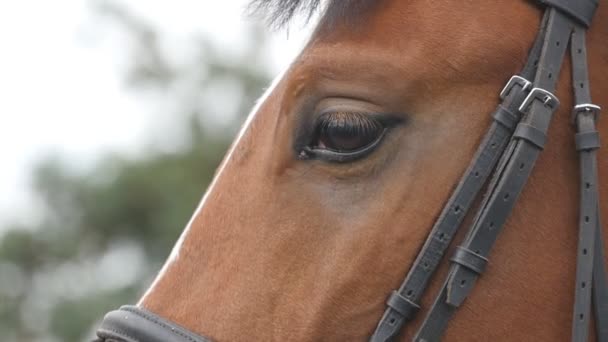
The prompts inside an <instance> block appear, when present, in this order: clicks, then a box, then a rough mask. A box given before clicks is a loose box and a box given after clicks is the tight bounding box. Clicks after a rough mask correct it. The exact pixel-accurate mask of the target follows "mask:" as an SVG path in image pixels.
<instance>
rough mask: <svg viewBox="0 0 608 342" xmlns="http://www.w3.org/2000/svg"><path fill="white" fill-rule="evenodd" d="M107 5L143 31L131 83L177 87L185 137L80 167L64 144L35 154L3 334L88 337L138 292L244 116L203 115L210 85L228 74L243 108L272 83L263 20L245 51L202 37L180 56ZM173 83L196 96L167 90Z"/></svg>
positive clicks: (1, 309) (10, 267)
mask: <svg viewBox="0 0 608 342" xmlns="http://www.w3.org/2000/svg"><path fill="white" fill-rule="evenodd" d="M101 10H102V12H103V13H105V14H106V15H108V16H109V17H111V18H112V19H114V20H115V21H116V22H118V23H120V24H121V25H122V27H123V28H124V29H125V30H126V32H127V33H128V34H129V35H131V36H132V38H133V40H134V41H135V42H137V44H135V47H134V51H132V53H133V60H134V61H135V62H134V64H133V65H132V67H131V69H130V70H129V72H128V75H126V80H127V82H128V84H129V85H131V86H132V87H133V89H134V90H140V89H143V88H145V89H146V90H149V89H153V90H157V91H158V93H163V94H166V93H168V94H169V95H166V96H168V97H171V96H173V98H169V99H168V100H169V101H173V102H174V103H175V106H173V107H174V108H177V109H176V113H175V120H176V121H178V122H182V124H183V125H184V126H185V127H187V129H185V130H184V131H185V132H186V133H185V135H186V136H185V137H180V138H182V139H183V140H184V141H187V142H188V143H187V144H183V145H184V146H182V147H181V148H179V149H177V150H174V151H172V152H161V151H158V150H155V149H152V148H150V149H148V150H147V151H145V153H143V154H142V155H140V156H136V157H127V156H125V155H122V154H120V153H115V154H112V155H106V156H103V157H102V158H100V159H99V161H98V162H97V163H96V164H95V165H94V166H93V167H92V168H87V171H76V170H74V168H73V167H72V166H70V165H71V164H70V163H67V162H66V161H65V160H64V158H65V157H64V156H49V157H47V158H46V159H44V160H42V161H41V162H40V163H39V165H38V167H36V169H35V171H34V174H33V179H34V190H35V191H36V193H37V194H38V196H39V200H40V202H41V203H42V204H43V213H42V216H41V220H40V221H39V222H38V223H36V224H31V225H29V226H18V225H14V226H13V227H10V228H9V229H8V232H7V233H6V234H4V235H3V236H2V237H1V238H0V336H1V338H2V340H3V341H6V342H11V341H19V342H21V341H32V340H43V341H55V340H57V341H78V340H88V339H89V338H90V337H91V335H90V334H91V332H92V329H93V326H94V325H95V324H96V322H98V320H99V319H101V318H102V317H103V314H104V313H105V312H107V311H109V310H111V309H115V308H117V307H118V306H119V305H120V304H125V303H133V302H134V301H136V300H137V298H138V297H139V296H140V295H141V292H142V291H143V289H144V288H145V287H146V286H147V285H148V284H149V282H150V280H151V279H152V277H153V276H154V274H155V273H156V272H157V271H158V269H159V268H160V265H161V264H162V262H163V261H164V260H165V258H166V257H167V255H168V253H169V252H170V250H171V247H172V245H173V243H174V242H175V240H176V239H177V237H178V235H179V233H180V232H181V231H182V229H183V228H184V226H185V225H186V223H187V221H188V220H189V219H190V216H191V214H192V213H193V212H194V210H195V208H196V205H197V204H198V201H199V200H200V198H201V196H202V195H203V193H204V190H205V188H206V186H207V185H208V184H209V182H210V180H211V178H212V176H213V174H214V171H215V168H216V166H217V165H218V164H219V162H220V161H221V158H222V157H223V155H224V153H225V150H226V149H227V147H228V144H229V142H230V141H231V139H232V137H231V135H232V133H233V132H234V131H235V129H236V126H237V124H238V122H240V118H241V117H242V116H237V117H236V118H235V120H232V122H231V123H230V124H229V125H228V127H226V126H222V127H213V126H209V124H205V122H207V121H208V120H207V118H209V117H210V116H209V115H210V114H209V109H208V108H207V106H209V105H213V106H212V108H213V110H214V111H216V109H217V103H209V101H207V99H208V98H209V97H210V96H209V91H210V89H212V87H213V85H214V84H215V83H217V82H222V81H225V80H226V79H229V80H231V82H232V83H233V84H236V85H237V88H238V89H237V90H236V91H235V93H234V94H229V96H230V97H231V100H230V102H231V103H232V104H234V103H236V104H237V106H236V107H235V106H232V108H233V110H236V111H237V112H239V113H241V114H245V113H246V112H247V111H248V109H249V107H251V106H252V105H253V103H254V99H255V98H256V97H257V96H259V95H260V93H261V92H262V90H263V87H264V86H265V85H266V84H267V83H268V75H267V72H266V71H264V70H257V68H256V67H255V66H253V65H252V61H259V60H260V59H261V57H260V55H259V53H260V52H259V51H261V50H264V49H263V48H260V46H261V45H263V44H264V40H263V37H262V36H260V34H259V32H260V31H259V30H251V31H250V32H251V33H252V34H251V36H250V37H249V39H252V40H256V41H259V43H256V44H250V45H251V49H252V50H251V51H244V53H243V55H242V56H240V57H238V58H237V57H235V58H232V60H230V59H226V58H223V57H222V54H221V53H220V52H219V51H218V48H217V47H216V46H214V45H213V44H212V43H210V42H209V41H207V40H206V39H203V38H201V39H198V40H197V42H198V43H199V48H198V50H197V51H195V54H196V58H194V59H193V60H195V61H196V62H195V63H190V64H188V65H187V66H180V67H177V66H175V65H173V63H172V62H171V56H169V55H167V52H165V51H163V50H162V49H161V48H160V44H159V41H160V38H159V37H158V34H157V33H156V32H155V31H154V29H153V28H152V27H150V26H149V25H147V24H146V23H143V22H141V21H140V20H137V19H136V18H134V17H133V16H131V15H129V14H128V13H126V12H124V11H122V10H120V9H118V8H115V7H109V6H106V7H102V8H101ZM195 50H196V49H195ZM142 56H145V57H142ZM175 83H180V84H186V85H187V87H188V89H187V90H186V92H187V94H195V96H182V95H183V90H182V93H171V92H170V91H168V90H167V89H171V88H172V85H173V84H175ZM201 103H202V105H201ZM214 114H216V115H218V114H219V115H222V113H214ZM223 115H230V113H225V114H223ZM180 146H181V145H180ZM120 274H123V276H119V275H120ZM124 274H127V276H124Z"/></svg>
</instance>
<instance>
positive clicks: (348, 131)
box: [299, 112, 399, 163]
mask: <svg viewBox="0 0 608 342" xmlns="http://www.w3.org/2000/svg"><path fill="white" fill-rule="evenodd" d="M398 121H399V120H396V119H395V118H393V117H391V116H387V115H384V116H383V115H376V116H372V115H369V114H361V113H348V112H334V113H327V114H323V115H322V116H320V117H319V118H318V119H317V121H316V124H315V125H314V130H313V132H314V133H313V135H312V139H311V140H310V143H309V144H308V146H306V147H305V148H304V149H303V150H302V151H301V152H300V155H299V157H300V159H309V158H315V159H322V160H325V161H329V162H339V163H345V162H350V161H354V160H356V159H360V158H363V157H364V156H366V155H367V154H369V153H371V152H372V151H373V150H374V149H375V148H376V147H377V146H378V145H379V144H380V141H381V140H382V138H383V137H384V135H385V133H386V131H387V129H388V128H390V126H392V125H394V124H396V123H397V122H398Z"/></svg>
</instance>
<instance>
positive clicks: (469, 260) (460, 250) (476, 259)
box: [450, 246, 488, 274]
mask: <svg viewBox="0 0 608 342" xmlns="http://www.w3.org/2000/svg"><path fill="white" fill-rule="evenodd" d="M450 260H451V261H452V262H455V263H457V264H459V265H462V266H464V267H466V268H468V269H469V270H471V271H473V272H475V273H477V274H482V273H483V271H485V269H486V265H487V264H488V259H486V258H485V257H484V256H482V255H480V254H478V253H475V252H473V251H472V250H470V249H468V248H465V247H462V246H458V247H456V251H455V252H454V255H453V256H452V258H450Z"/></svg>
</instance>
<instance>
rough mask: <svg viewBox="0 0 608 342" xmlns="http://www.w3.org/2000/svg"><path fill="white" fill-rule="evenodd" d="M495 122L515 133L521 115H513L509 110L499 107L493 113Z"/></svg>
mask: <svg viewBox="0 0 608 342" xmlns="http://www.w3.org/2000/svg"><path fill="white" fill-rule="evenodd" d="M492 117H493V118H494V120H495V121H496V122H498V123H500V124H501V125H503V126H505V127H506V128H507V129H508V130H509V131H510V132H513V130H514V129H515V127H516V126H517V123H518V122H519V115H516V114H513V112H511V111H510V110H509V109H508V108H506V107H505V106H503V105H499V106H498V109H497V110H496V111H495V112H493V113H492Z"/></svg>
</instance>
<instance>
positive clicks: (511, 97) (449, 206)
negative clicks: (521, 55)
mask: <svg viewBox="0 0 608 342" xmlns="http://www.w3.org/2000/svg"><path fill="white" fill-rule="evenodd" d="M547 19H548V16H545V17H544V18H543V20H542V23H541V28H540V29H539V35H538V37H537V38H536V41H535V42H534V44H533V46H532V48H531V50H530V53H529V55H528V60H527V62H526V64H525V66H524V68H523V70H522V72H521V76H514V77H512V78H511V79H510V80H509V82H508V83H507V84H506V85H505V87H504V88H503V90H502V92H501V94H500V97H501V99H502V100H503V101H502V103H501V104H499V105H498V107H497V108H496V110H495V111H494V112H493V113H492V117H493V118H494V122H493V123H492V125H491V126H490V129H489V131H488V132H487V133H486V135H485V137H484V138H483V140H482V142H481V144H480V145H479V147H478V149H477V151H476V152H475V155H474V157H473V160H472V161H471V163H470V164H469V166H468V168H467V170H466V171H465V173H464V175H463V176H462V178H461V180H460V182H459V183H458V186H457V187H456V189H455V190H454V192H453V193H452V195H451V196H450V199H449V200H448V201H447V203H446V205H445V206H444V208H443V210H442V212H441V214H440V216H439V218H438V219H437V221H436V222H435V224H434V225H433V228H432V230H431V232H430V233H429V235H428V237H427V240H426V241H425V243H424V245H423V247H422V250H421V251H420V252H419V253H418V256H417V257H416V260H415V261H414V264H413V265H412V267H411V268H410V271H409V272H408V274H407V276H406V278H405V279H404V281H403V283H402V284H401V286H400V287H399V290H397V291H394V292H393V293H392V294H391V296H390V297H389V299H388V300H387V308H386V311H385V312H384V314H383V315H382V318H381V319H380V321H379V322H378V325H377V327H376V330H375V331H374V333H373V335H372V336H371V338H370V341H374V342H379V341H390V340H391V339H392V338H393V337H395V336H396V335H397V334H398V333H399V331H400V329H401V327H402V326H403V325H404V324H405V322H407V321H409V320H411V319H412V318H413V317H414V315H415V314H416V312H417V311H418V309H419V307H420V306H419V304H418V301H419V300H420V298H421V297H422V294H423V293H424V290H425V289H426V287H427V286H428V282H429V280H430V279H431V277H432V275H433V274H434V272H435V270H436V269H437V267H438V265H439V263H440V262H441V259H442V258H443V255H444V254H445V252H446V250H447V248H448V247H449V245H450V242H451V241H452V239H453V237H454V235H455V234H456V232H457V230H458V228H459V227H460V224H461V223H462V220H463V219H464V217H465V215H466V213H467V212H468V210H469V208H470V207H471V205H472V203H473V201H474V199H475V197H477V195H478V193H479V191H480V190H481V188H482V187H483V185H484V184H485V183H486V180H487V179H488V176H489V175H490V173H491V172H492V170H493V169H494V168H495V166H496V164H497V162H498V160H499V158H500V156H501V155H502V154H503V152H504V150H505V148H506V146H507V144H508V142H509V140H510V138H511V135H512V132H513V130H514V129H515V127H516V125H517V123H518V122H519V120H520V118H521V114H520V113H519V111H518V108H519V106H521V104H522V103H523V100H524V99H525V98H526V96H527V95H528V93H529V91H530V86H531V83H530V82H529V81H528V80H527V79H531V78H532V77H533V76H534V74H535V72H536V65H537V63H538V59H539V57H540V52H541V49H542V44H543V39H542V38H543V32H544V27H545V25H546V22H547ZM456 260H461V259H460V258H459V257H456ZM463 262H464V261H463ZM484 266H485V265H484ZM395 297H397V298H400V299H402V300H399V301H398V300H397V299H395ZM397 301H398V302H399V303H400V305H399V307H398V306H397V305H395V302H397ZM402 306H403V307H402ZM404 306H407V309H406V308H404Z"/></svg>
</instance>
